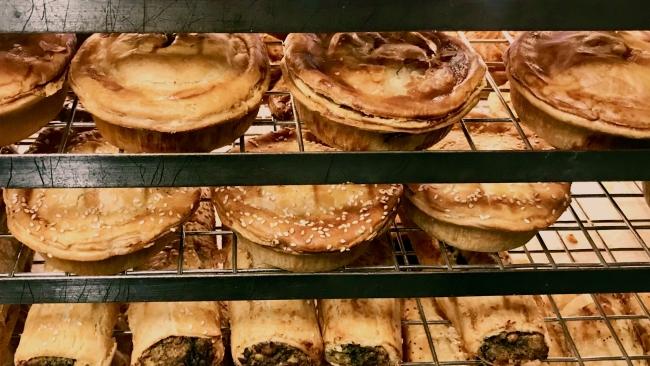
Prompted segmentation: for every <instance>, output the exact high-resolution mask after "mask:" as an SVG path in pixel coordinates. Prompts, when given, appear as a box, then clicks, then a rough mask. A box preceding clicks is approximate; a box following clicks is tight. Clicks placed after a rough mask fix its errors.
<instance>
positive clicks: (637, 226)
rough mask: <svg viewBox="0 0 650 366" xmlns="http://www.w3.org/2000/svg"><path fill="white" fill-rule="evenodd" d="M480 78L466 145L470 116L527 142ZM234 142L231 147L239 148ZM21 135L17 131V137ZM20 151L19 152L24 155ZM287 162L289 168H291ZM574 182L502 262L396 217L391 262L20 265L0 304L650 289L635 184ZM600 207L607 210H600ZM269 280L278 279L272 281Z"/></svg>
mask: <svg viewBox="0 0 650 366" xmlns="http://www.w3.org/2000/svg"><path fill="white" fill-rule="evenodd" d="M501 41H502V42H505V41H504V40H501ZM480 42H493V40H492V41H490V40H483V41H480ZM488 81H489V84H490V86H489V88H487V89H486V91H489V92H493V93H496V95H497V96H498V98H499V100H500V103H501V105H502V107H503V110H504V111H505V112H506V113H505V116H504V117H502V118H501V117H499V118H471V119H470V118H467V119H465V120H464V121H463V124H462V127H463V128H464V131H465V135H466V138H467V140H468V144H469V145H470V146H474V144H473V142H472V132H471V130H470V129H468V128H467V125H468V124H472V123H510V124H514V126H515V127H517V128H518V129H519V131H520V137H521V138H522V141H524V142H525V141H527V140H526V135H525V134H523V133H521V127H520V126H519V123H518V121H517V119H516V118H515V117H514V114H513V112H512V110H511V109H510V106H509V105H508V104H507V103H506V102H505V97H504V95H503V94H502V90H507V89H503V88H501V89H500V88H499V87H497V86H496V84H495V82H494V80H493V78H492V77H491V76H489V77H488ZM71 106H72V109H71V110H69V111H68V116H69V118H68V119H67V122H65V123H64V122H52V123H51V125H52V126H65V127H66V128H68V129H70V128H78V127H89V126H92V125H93V124H92V122H91V121H90V120H89V118H88V116H87V115H84V114H83V113H75V110H74V108H75V107H76V103H72V105H71ZM283 126H290V127H291V126H293V127H300V122H299V121H298V120H293V121H287V122H280V121H275V120H273V119H271V118H266V117H260V118H258V120H257V121H256V122H255V124H254V126H253V127H252V128H251V129H250V130H249V131H248V132H247V136H253V135H256V134H259V133H264V131H265V130H274V129H277V128H279V127H283ZM299 131H301V129H299ZM300 137H301V138H302V135H300ZM240 141H241V139H240V140H239V141H236V142H235V143H234V144H233V146H235V147H236V146H239V148H240V149H243V144H241V143H240ZM31 142H32V140H26V141H23V142H22V144H23V145H25V144H27V145H28V144H30V143H31ZM528 146H530V144H529V143H528ZM62 150H63V149H61V150H60V151H62ZM470 154H479V153H475V152H470ZM25 157H26V158H29V155H27V156H25ZM278 160H281V159H280V158H278ZM287 164H289V165H290V163H287ZM601 164H602V162H601ZM628 168H629V167H628ZM295 169H296V168H295V167H292V170H291V172H292V173H294V172H295ZM395 176H399V174H396V175H395ZM581 185H582V186H585V185H586V186H588V187H589V189H588V190H587V191H586V192H585V191H581V190H574V194H573V202H572V204H571V207H570V208H569V209H568V210H567V212H566V213H565V214H564V215H563V216H562V217H561V218H560V220H559V221H558V222H557V223H556V224H555V225H553V226H552V227H550V228H549V229H546V230H542V231H541V232H540V233H539V234H538V235H537V236H536V238H535V239H534V240H532V241H531V242H530V243H528V244H527V245H526V246H525V247H522V248H518V249H515V250H512V251H510V252H509V253H510V256H511V257H512V258H515V259H518V260H517V261H513V263H512V264H506V263H498V264H496V265H491V266H490V265H487V266H486V265H481V266H478V265H454V264H450V263H447V264H445V265H434V266H431V265H421V264H418V262H417V258H415V256H414V252H413V251H412V250H411V249H410V248H409V246H408V240H407V238H406V236H407V235H408V234H409V233H411V232H413V231H414V230H417V229H416V228H413V227H406V226H404V225H401V224H397V223H396V224H394V225H393V227H392V228H391V230H390V232H389V236H390V240H391V242H392V243H393V247H394V249H395V252H394V254H395V259H396V265H395V266H376V267H367V268H352V267H350V268H345V269H343V270H340V271H334V272H328V273H288V272H283V271H280V270H274V269H247V270H243V269H237V268H235V269H232V270H225V269H223V270H190V269H184V268H182V265H180V266H179V267H178V269H177V270H176V271H156V272H142V271H127V272H126V273H123V274H119V275H114V276H74V275H67V274H52V273H20V272H19V271H15V270H14V271H12V272H11V273H7V274H0V286H1V288H2V291H0V303H20V304H24V303H41V302H106V301H117V302H128V301H187V300H225V299H228V300H239V299H273V298H286V299H289V298H363V297H429V296H480V295H497V294H499V295H506V294H520V295H523V294H548V293H554V294H562V293H596V292H635V291H642V292H643V291H648V292H650V282H648V281H646V280H645V279H646V278H648V276H649V275H650V239H648V235H647V234H648V233H650V214H647V213H646V214H641V215H639V214H638V213H634V212H630V211H629V209H628V208H626V207H624V205H623V203H624V202H629V201H633V202H635V203H637V204H638V203H639V202H641V203H642V204H643V207H644V208H647V206H645V202H644V201H643V196H642V193H641V188H640V186H639V185H638V183H635V182H629V183H628V185H629V186H630V189H628V190H626V191H620V190H618V189H613V188H612V186H611V184H610V183H607V182H605V183H602V182H592V183H582V184H574V187H576V186H581ZM594 201H598V203H599V205H600V206H599V207H598V208H596V209H594V208H593V203H594ZM602 212H609V214H608V216H603V215H602V214H601V213H602ZM179 235H180V236H181V245H182V243H183V240H184V238H185V237H186V236H191V235H215V236H218V237H221V238H222V239H223V238H225V237H229V238H232V232H231V231H229V230H228V229H227V228H223V227H220V228H218V229H217V230H215V231H210V232H192V231H185V230H181V231H180V233H179ZM2 236H3V237H9V236H10V235H9V234H6V235H2ZM232 240H234V239H232ZM234 248H236V242H235V244H234V245H233V251H232V255H233V256H234V255H235V253H236V250H234ZM27 250H28V249H25V251H24V252H25V253H26V251H27ZM233 259H234V258H233ZM576 259H577V260H576ZM577 261H578V262H580V264H577ZM233 263H236V261H235V260H233ZM567 279H570V280H567ZM278 283H282V286H277V284H278ZM497 284H498V285H497Z"/></svg>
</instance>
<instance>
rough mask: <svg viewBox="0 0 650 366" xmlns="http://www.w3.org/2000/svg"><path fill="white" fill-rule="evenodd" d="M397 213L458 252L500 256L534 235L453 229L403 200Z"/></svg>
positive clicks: (457, 227) (474, 228)
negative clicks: (494, 253)
mask: <svg viewBox="0 0 650 366" xmlns="http://www.w3.org/2000/svg"><path fill="white" fill-rule="evenodd" d="M400 212H401V213H403V214H404V215H405V216H407V217H408V218H409V219H410V220H412V221H413V223H415V224H416V225H417V226H418V227H419V228H420V229H422V230H423V231H424V232H426V233H427V234H428V235H430V236H432V237H434V238H436V239H439V240H442V241H444V242H445V243H447V244H449V245H451V246H454V247H456V248H458V249H461V250H468V251H474V252H500V251H505V250H510V249H514V248H517V247H520V246H522V245H525V244H526V243H527V242H528V241H529V240H530V239H531V238H533V237H534V236H535V234H536V233H537V232H538V231H537V230H532V231H520V232H512V231H504V230H488V229H481V228H476V227H469V226H463V225H456V224H452V223H448V222H444V221H441V220H438V219H435V218H433V217H431V216H428V215H427V214H425V213H424V212H422V211H421V210H420V209H418V208H417V207H415V205H413V204H412V203H411V202H410V201H409V200H404V202H403V204H402V208H401V211H400Z"/></svg>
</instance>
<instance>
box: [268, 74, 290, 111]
mask: <svg viewBox="0 0 650 366" xmlns="http://www.w3.org/2000/svg"><path fill="white" fill-rule="evenodd" d="M271 91H276V92H287V94H272V95H269V109H270V110H271V115H272V116H273V118H275V119H276V120H278V121H291V120H292V119H293V108H292V106H291V95H289V93H288V92H289V89H288V88H287V83H286V82H285V81H284V78H281V79H280V80H279V81H278V82H277V83H276V84H275V86H273V89H271Z"/></svg>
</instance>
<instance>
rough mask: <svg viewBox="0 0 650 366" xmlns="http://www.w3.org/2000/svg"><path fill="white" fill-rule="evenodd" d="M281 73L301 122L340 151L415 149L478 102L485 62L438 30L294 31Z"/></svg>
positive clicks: (440, 134)
mask: <svg viewBox="0 0 650 366" xmlns="http://www.w3.org/2000/svg"><path fill="white" fill-rule="evenodd" d="M285 46H286V49H285V57H284V61H283V64H282V66H283V74H284V77H285V78H286V81H287V84H288V86H289V89H290V90H291V92H292V94H293V96H294V101H295V103H296V109H297V111H298V114H299V115H300V118H301V119H302V121H304V122H305V124H306V125H307V126H308V127H309V129H310V130H311V131H312V132H313V133H314V134H315V135H316V136H318V138H319V139H321V140H322V141H323V142H325V143H326V144H328V145H330V146H335V147H338V148H342V149H343V150H419V149H425V148H427V147H429V146H431V145H432V144H434V143H435V142H437V141H438V140H440V139H441V138H443V137H444V136H445V135H446V134H447V132H448V131H449V129H450V126H451V125H452V124H453V123H455V122H457V121H458V120H460V118H461V117H462V116H464V115H465V114H466V113H467V112H469V110H470V109H472V107H474V105H475V104H476V103H477V101H478V97H479V94H480V91H481V87H482V85H483V76H484V74H485V64H484V63H483V61H482V60H481V59H480V57H479V56H478V55H477V54H476V53H475V52H474V51H473V50H472V49H471V48H470V47H469V46H468V45H466V44H465V43H464V42H462V41H460V40H459V39H457V38H455V37H451V36H447V35H445V34H442V33H437V32H409V33H336V34H327V35H325V34H321V35H317V34H312V33H295V34H291V35H289V37H287V40H286V41H285Z"/></svg>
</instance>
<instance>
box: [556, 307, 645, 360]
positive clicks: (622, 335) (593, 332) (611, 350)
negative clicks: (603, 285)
mask: <svg viewBox="0 0 650 366" xmlns="http://www.w3.org/2000/svg"><path fill="white" fill-rule="evenodd" d="M596 298H597V300H598V302H599V303H600V305H601V307H602V311H603V313H604V314H605V315H607V316H611V315H625V314H626V313H627V310H626V309H627V308H628V306H629V305H628V304H629V298H628V296H627V295H622V294H616V295H596ZM561 313H562V316H564V317H580V316H596V317H599V316H601V313H600V311H599V309H598V307H597V306H596V304H595V303H594V301H593V299H592V297H591V295H587V294H584V295H578V296H576V297H575V298H574V299H573V300H571V301H570V302H569V303H568V304H566V305H565V306H564V307H563V308H562V309H561ZM609 322H610V324H611V325H612V328H613V330H614V332H615V333H616V338H618V339H619V340H620V341H621V345H622V346H623V348H624V350H625V352H626V353H627V354H628V356H639V355H643V347H642V342H641V340H640V339H639V337H638V335H637V333H636V331H635V329H634V322H633V320H630V319H610V321H609ZM567 327H568V330H569V333H570V334H571V338H572V339H573V343H574V344H575V345H576V348H577V350H578V353H580V356H581V357H603V356H613V357H621V356H623V352H622V351H621V349H620V347H619V345H618V342H617V341H616V338H614V335H612V332H611V331H610V330H609V327H608V326H607V323H606V322H605V321H604V320H582V319H581V320H575V321H567ZM632 364H633V365H634V366H641V365H644V366H645V365H647V364H648V363H647V362H646V361H641V360H635V361H632ZM607 365H611V366H623V365H628V363H627V362H626V361H623V360H621V361H608V363H607Z"/></svg>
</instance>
